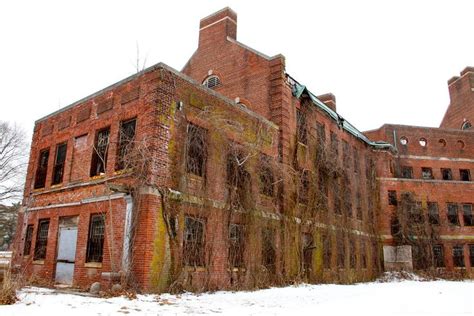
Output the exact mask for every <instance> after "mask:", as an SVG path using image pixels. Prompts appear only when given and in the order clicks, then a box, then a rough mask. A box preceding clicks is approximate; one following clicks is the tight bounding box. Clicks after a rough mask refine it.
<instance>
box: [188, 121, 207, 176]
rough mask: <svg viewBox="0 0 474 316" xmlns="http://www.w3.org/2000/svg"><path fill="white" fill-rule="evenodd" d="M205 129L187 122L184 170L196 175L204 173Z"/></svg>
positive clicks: (205, 154) (205, 153) (205, 152)
mask: <svg viewBox="0 0 474 316" xmlns="http://www.w3.org/2000/svg"><path fill="white" fill-rule="evenodd" d="M206 139H207V131H206V130H205V129H203V128H201V127H199V126H196V125H194V124H191V123H189V124H188V136H187V139H186V172H189V173H192V174H195V175H197V176H200V177H202V176H204V175H205V174H206V156H207V142H206Z"/></svg>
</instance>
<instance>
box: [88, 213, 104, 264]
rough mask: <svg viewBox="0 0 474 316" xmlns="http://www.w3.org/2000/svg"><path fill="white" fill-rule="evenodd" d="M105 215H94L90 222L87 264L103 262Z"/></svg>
mask: <svg viewBox="0 0 474 316" xmlns="http://www.w3.org/2000/svg"><path fill="white" fill-rule="evenodd" d="M104 236H105V215H104V214H92V215H91V219H90V222H89V238H88V239H87V253H86V262H102V259H103V253H104Z"/></svg>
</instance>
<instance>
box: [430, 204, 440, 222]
mask: <svg viewBox="0 0 474 316" xmlns="http://www.w3.org/2000/svg"><path fill="white" fill-rule="evenodd" d="M428 221H429V223H430V224H432V225H439V222H440V220H439V210H438V203H436V202H428Z"/></svg>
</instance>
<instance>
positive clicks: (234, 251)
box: [229, 224, 244, 268]
mask: <svg viewBox="0 0 474 316" xmlns="http://www.w3.org/2000/svg"><path fill="white" fill-rule="evenodd" d="M229 264H230V266H231V267H233V268H243V267H244V228H243V226H242V225H237V224H230V227H229Z"/></svg>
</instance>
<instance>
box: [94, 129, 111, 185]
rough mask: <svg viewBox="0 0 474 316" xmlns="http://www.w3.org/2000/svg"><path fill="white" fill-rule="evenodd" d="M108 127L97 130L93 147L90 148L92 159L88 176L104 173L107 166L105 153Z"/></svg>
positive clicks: (107, 142)
mask: <svg viewBox="0 0 474 316" xmlns="http://www.w3.org/2000/svg"><path fill="white" fill-rule="evenodd" d="M109 136H110V127H106V128H104V129H101V130H99V131H98V132H97V134H96V137H95V143H94V147H93V148H92V161H91V172H90V176H91V177H94V176H98V175H102V174H104V173H105V169H106V168H107V153H108V150H109Z"/></svg>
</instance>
